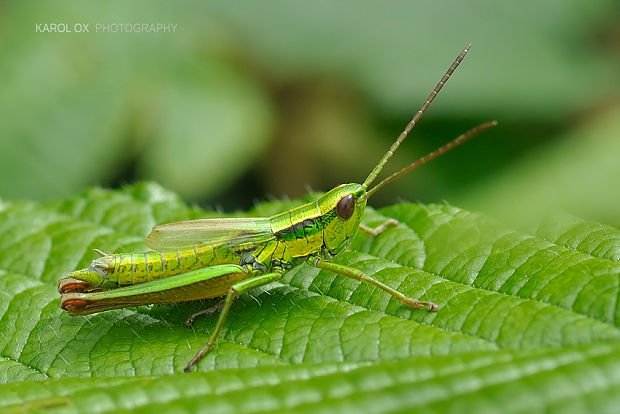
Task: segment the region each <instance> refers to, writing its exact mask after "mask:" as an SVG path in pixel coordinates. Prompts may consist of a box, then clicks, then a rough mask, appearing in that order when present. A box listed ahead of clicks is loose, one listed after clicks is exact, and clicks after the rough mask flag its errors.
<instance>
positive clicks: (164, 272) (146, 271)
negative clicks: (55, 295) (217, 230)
mask: <svg viewBox="0 0 620 414" xmlns="http://www.w3.org/2000/svg"><path fill="white" fill-rule="evenodd" d="M239 259H240V255H239V254H238V253H235V252H233V251H232V250H230V249H229V248H227V247H226V246H218V247H213V246H210V245H206V244H205V245H201V246H196V247H195V248H193V249H191V248H190V249H183V250H178V251H170V252H161V253H160V252H153V251H151V252H145V253H119V254H108V255H105V256H103V257H100V258H98V259H95V260H93V262H92V263H91V265H90V266H89V267H88V268H87V269H83V270H77V271H75V272H72V273H70V274H69V276H70V277H73V278H75V279H78V280H83V281H85V282H88V283H90V284H91V285H95V286H97V285H102V286H104V285H106V284H110V283H115V284H116V285H134V284H138V283H144V282H149V281H151V280H156V279H161V278H164V277H169V276H174V275H178V274H181V273H186V272H191V271H193V270H197V269H200V268H203V267H206V266H213V265H217V264H224V263H238V262H239Z"/></svg>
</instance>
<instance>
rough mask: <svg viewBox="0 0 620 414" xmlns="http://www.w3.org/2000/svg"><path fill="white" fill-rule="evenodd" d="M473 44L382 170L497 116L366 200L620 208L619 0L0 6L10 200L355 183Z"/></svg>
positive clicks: (224, 194)
mask: <svg viewBox="0 0 620 414" xmlns="http://www.w3.org/2000/svg"><path fill="white" fill-rule="evenodd" d="M46 23H48V24H49V23H66V24H67V25H68V26H69V27H70V28H73V25H74V24H75V23H81V24H88V25H89V29H90V32H89V33H75V32H73V33H37V32H36V30H35V25H36V24H46ZM97 23H103V24H111V23H130V24H134V23H149V24H150V23H166V24H176V25H177V26H176V31H175V32H174V33H120V32H117V33H102V32H96V31H95V29H96V26H95V25H96V24H97ZM468 42H472V43H473V47H472V49H471V51H470V53H469V55H468V56H467V58H466V59H465V61H464V63H463V64H462V65H461V67H460V68H459V69H458V71H457V72H456V74H455V75H454V77H453V79H452V80H451V81H450V82H449V83H448V85H447V86H446V88H445V89H444V90H443V92H442V94H441V95H440V96H439V97H438V99H437V100H436V101H435V103H434V104H433V106H432V107H431V109H430V110H429V111H428V112H427V114H426V115H425V117H424V118H423V121H422V122H421V123H420V124H419V125H418V127H416V129H415V132H414V134H413V135H412V136H411V137H410V138H409V139H408V140H407V141H406V142H405V144H404V145H403V146H402V147H401V149H400V150H399V152H398V154H397V155H396V156H395V157H394V159H393V161H392V162H391V163H390V164H388V167H387V172H392V171H394V170H396V169H397V168H400V167H402V166H404V165H405V164H406V163H408V162H411V161H413V160H414V159H415V158H417V157H419V156H420V155H422V154H424V153H426V152H428V151H430V150H432V149H434V148H435V147H437V146H439V145H441V144H443V143H445V142H446V141H448V140H449V139H451V138H453V137H455V136H456V135H458V134H459V133H461V132H463V131H465V130H466V129H469V128H470V127H472V126H474V125H475V124H477V123H480V122H483V121H487V120H490V119H497V120H498V121H499V122H500V125H499V126H498V127H497V128H496V129H494V130H493V131H491V132H488V133H485V134H484V135H482V136H480V137H478V138H477V139H476V140H474V141H472V142H470V143H468V144H467V145H465V146H463V147H461V148H459V149H458V150H455V151H454V152H452V153H450V154H448V155H445V156H443V157H442V158H440V159H438V160H436V161H434V162H433V163H432V164H430V165H427V166H424V167H422V168H420V169H419V170H418V171H416V172H415V173H412V174H410V175H409V176H407V177H406V178H404V179H402V180H400V181H399V182H397V183H394V184H392V185H390V186H389V187H386V188H385V189H384V190H382V191H381V192H380V193H378V194H377V196H376V199H375V200H371V204H373V205H377V206H378V205H384V204H387V203H392V202H395V201H397V200H399V199H405V200H411V201H423V202H442V201H447V202H449V203H452V204H455V205H459V206H461V207H463V208H469V209H474V210H481V211H486V212H488V213H492V214H496V215H498V216H503V217H510V218H515V217H538V216H539V215H540V214H542V213H544V212H547V211H549V210H556V209H562V210H568V211H570V212H573V213H575V214H579V215H582V216H586V217H589V218H593V219H597V220H602V221H607V222H610V221H611V222H613V223H620V209H618V206H619V205H620V185H619V182H620V159H619V158H620V99H619V96H620V5H619V3H618V1H617V0H599V1H596V2H593V1H591V0H564V1H546V2H534V1H530V2H494V1H472V2H457V1H452V2H431V1H418V2H412V1H393V2H371V1H353V0H348V1H341V2H337V3H336V2H328V1H315V2H295V1H293V2H291V1H284V0H280V1H276V0H271V1H262V2H245V3H244V4H241V3H239V2H225V1H220V2H212V1H211V2H198V1H182V2H174V3H172V2H165V1H135V2H123V1H109V2H71V1H66V2H63V1H52V2H34V1H20V2H17V1H14V2H2V3H0V79H2V87H1V88H0V91H1V92H0V114H1V119H2V120H1V121H0V174H1V176H2V180H1V182H0V197H2V198H6V199H20V198H27V199H34V200H49V199H57V198H62V197H65V196H68V195H71V194H73V193H75V192H76V191H79V190H81V189H83V188H85V187H87V186H92V185H102V186H106V187H116V186H119V185H122V184H126V183H130V182H134V181H137V180H145V179H148V180H156V181H158V182H160V183H161V184H162V185H164V186H166V187H168V188H170V189H172V190H174V191H176V192H178V193H179V194H180V195H181V196H182V197H183V198H184V199H186V200H187V201H190V202H195V203H199V204H201V205H204V206H211V207H221V208H224V209H226V210H233V209H244V208H247V207H249V206H250V205H251V204H252V203H253V202H255V201H256V200H259V199H264V198H267V197H276V198H282V197H299V196H301V195H304V194H305V193H307V192H308V191H309V189H312V190H327V189H329V188H331V187H333V186H335V185H337V184H340V183H342V182H351V181H353V182H361V181H362V180H363V179H364V178H365V177H366V175H367V174H368V172H369V171H370V170H371V168H372V167H373V166H374V164H375V163H376V162H377V161H378V159H379V158H380V156H381V155H383V153H384V152H385V151H386V149H387V147H388V146H389V145H390V143H391V142H392V141H393V140H394V138H395V137H396V136H397V135H398V133H399V132H400V131H401V129H402V128H403V127H404V125H405V124H406V123H407V122H408V120H409V119H410V117H411V115H412V114H413V113H414V112H415V111H416V110H417V109H418V107H419V106H420V104H421V103H422V102H423V101H424V99H425V98H426V96H427V94H428V93H429V92H430V90H431V89H432V88H433V86H434V85H435V83H436V82H437V80H438V79H439V78H440V77H441V75H442V74H443V72H444V71H445V69H446V68H447V67H448V65H449V64H450V63H451V61H452V59H453V58H454V57H455V56H456V55H457V54H458V53H459V52H460V50H461V49H462V48H463V47H464V46H465V45H466V44H467V43H468Z"/></svg>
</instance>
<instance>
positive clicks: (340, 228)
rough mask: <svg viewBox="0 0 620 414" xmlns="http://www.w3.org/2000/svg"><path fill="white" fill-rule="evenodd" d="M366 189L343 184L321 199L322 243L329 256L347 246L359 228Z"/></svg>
mask: <svg viewBox="0 0 620 414" xmlns="http://www.w3.org/2000/svg"><path fill="white" fill-rule="evenodd" d="M366 201H367V197H366V189H365V188H364V187H362V185H361V184H343V185H340V186H338V187H336V188H334V189H332V190H330V191H329V192H327V194H325V195H324V196H323V197H321V198H320V199H319V200H318V201H317V204H318V205H319V208H320V209H321V216H322V219H321V221H322V224H323V243H324V244H325V247H326V248H327V249H328V250H329V252H330V253H331V254H338V253H340V252H341V251H342V250H343V249H344V248H345V247H347V246H348V244H349V242H350V241H351V238H352V237H353V236H354V235H355V232H356V231H357V228H358V227H359V224H360V220H361V219H362V214H364V209H365V207H366Z"/></svg>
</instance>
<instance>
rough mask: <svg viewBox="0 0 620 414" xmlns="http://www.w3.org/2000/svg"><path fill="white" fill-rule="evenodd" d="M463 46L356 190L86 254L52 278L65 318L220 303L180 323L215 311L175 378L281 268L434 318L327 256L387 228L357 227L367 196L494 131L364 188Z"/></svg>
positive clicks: (164, 229)
mask: <svg viewBox="0 0 620 414" xmlns="http://www.w3.org/2000/svg"><path fill="white" fill-rule="evenodd" d="M470 46H471V44H470V45H467V47H465V49H463V51H462V52H461V53H460V54H459V55H458V56H457V58H456V59H455V60H454V62H453V63H452V64H451V65H450V68H449V69H448V70H447V71H446V73H445V74H444V75H443V77H442V78H441V80H440V81H439V83H438V84H437V85H436V86H435V88H434V89H433V91H432V92H431V94H430V95H429V96H428V98H427V99H426V101H425V102H424V104H423V105H422V107H421V108H420V109H419V110H418V112H416V114H415V115H414V117H413V118H412V119H411V121H409V123H408V124H407V126H406V127H405V129H404V130H403V132H401V134H400V135H399V136H398V138H397V139H396V141H395V142H394V143H393V144H392V145H391V147H390V149H389V150H388V151H387V153H386V154H385V155H384V156H383V157H382V158H381V160H380V161H379V163H378V164H377V165H376V166H375V167H374V169H373V170H372V171H371V173H370V174H369V175H368V177H367V178H366V180H365V181H364V183H363V184H355V183H353V184H343V185H340V186H338V187H335V188H334V189H332V190H330V191H328V192H327V193H326V194H325V195H323V196H322V197H321V198H319V199H318V200H316V201H315V202H311V203H308V204H305V205H302V206H300V207H297V208H294V209H292V210H289V211H285V212H284V213H281V214H277V215H275V216H272V217H268V218H221V219H202V220H190V221H181V222H178V223H170V224H162V225H158V226H155V227H154V228H153V230H152V231H151V233H150V234H149V235H148V236H147V237H146V245H147V246H148V247H149V248H150V249H152V250H151V251H147V252H145V253H115V254H106V253H103V252H101V251H100V250H95V251H96V252H97V254H99V256H100V257H99V258H97V259H95V260H93V262H92V263H91V265H90V266H89V267H88V268H86V269H82V270H76V271H74V272H71V273H69V274H68V276H67V277H65V278H63V279H61V280H59V282H58V291H59V292H60V293H61V305H60V306H61V307H62V309H64V310H66V311H67V312H68V313H69V315H72V316H75V315H86V314H91V313H96V312H101V311H105V310H109V309H118V308H125V307H132V306H138V305H145V304H155V303H173V302H186V301H193V300H200V299H209V298H217V297H224V299H223V300H222V301H221V302H220V303H219V304H218V305H216V306H214V307H211V308H209V309H205V310H203V311H200V312H197V313H195V314H193V315H190V317H189V318H188V320H187V323H188V324H191V322H192V321H193V320H194V318H196V317H197V316H199V315H203V314H212V313H214V312H217V311H219V312H220V314H219V319H218V321H217V323H216V325H215V328H214V330H213V332H212V333H211V336H210V338H209V340H208V341H207V343H206V344H205V345H204V346H203V347H202V348H201V349H200V350H199V351H198V352H197V353H196V355H195V356H194V357H193V358H192V359H191V361H189V363H188V364H187V366H186V367H185V372H189V371H190V370H191V367H192V366H193V365H194V364H196V363H197V362H198V361H199V360H200V359H201V358H202V357H203V356H204V355H205V354H206V353H207V352H209V350H211V349H212V348H213V346H214V344H215V342H216V340H217V338H218V337H219V334H220V331H221V330H222V326H223V325H224V321H225V320H226V316H227V315H228V312H229V311H230V308H231V305H232V304H233V302H234V300H235V298H236V297H238V296H239V295H241V294H242V293H244V292H246V291H248V290H250V289H253V288H256V287H259V286H263V285H267V284H269V283H273V282H276V281H278V280H279V279H281V278H282V276H283V274H284V273H285V272H286V271H287V270H288V269H290V268H292V267H294V266H297V265H299V264H301V263H308V264H309V265H310V266H314V267H317V268H319V269H325V270H328V271H331V272H333V273H335V274H338V275H340V276H345V277H349V278H352V279H355V280H358V281H361V282H366V283H370V284H372V285H374V286H376V287H377V288H379V289H381V290H383V291H385V292H386V293H387V294H389V295H391V296H393V297H394V298H396V299H397V300H399V301H400V302H402V303H403V304H405V305H407V306H410V307H412V308H416V309H423V308H426V309H428V310H429V311H436V310H437V309H438V307H437V305H436V304H434V303H432V302H426V301H420V300H417V299H414V298H410V297H408V296H407V295H405V294H403V293H401V292H399V291H397V290H395V289H393V288H391V287H390V286H387V285H386V284H384V283H381V282H380V281H378V280H376V279H374V278H373V277H371V276H368V275H366V274H364V273H363V272H361V271H359V270H357V269H355V268H352V267H348V266H344V265H341V264H337V263H334V262H332V261H331V259H332V258H333V257H334V256H336V255H337V254H339V253H340V252H342V251H343V250H344V249H345V248H346V247H347V246H348V245H349V242H350V241H351V239H352V238H353V236H354V235H355V234H356V232H357V231H358V229H359V230H360V231H362V232H364V233H366V234H368V235H370V236H373V237H374V236H378V235H379V234H381V233H382V232H383V231H385V230H386V229H387V228H388V226H394V225H396V224H397V222H396V220H393V219H392V220H388V221H386V222H385V223H383V224H382V225H380V226H378V227H376V228H369V227H367V226H365V225H363V224H361V223H360V222H361V219H362V215H363V213H364V209H365V207H366V202H367V200H368V198H369V197H371V196H372V195H373V194H374V193H375V192H376V191H377V190H379V189H380V188H381V187H383V186H384V185H386V184H388V183H390V182H392V181H393V180H395V179H397V178H398V177H400V176H402V175H404V174H406V173H407V172H409V171H411V170H413V169H414V168H416V167H418V166H420V165H422V164H424V163H426V162H428V161H430V160H432V159H433V158H436V157H438V156H439V155H441V154H443V153H445V152H447V151H449V150H451V149H452V148H454V147H456V146H457V145H459V144H461V143H462V142H464V141H466V140H468V139H470V138H472V137H473V136H475V135H477V134H478V133H480V132H482V131H484V130H486V129H488V128H490V127H492V126H494V125H495V124H496V122H495V121H492V122H486V123H484V124H480V125H478V126H477V127H475V128H473V129H471V130H469V131H467V132H466V133H464V134H462V135H460V136H459V137H457V138H456V139H454V140H452V141H450V142H449V143H447V144H445V145H444V146H442V147H440V148H438V149H436V150H435V151H433V152H431V153H429V154H427V155H425V156H424V157H422V158H420V159H418V160H417V161H415V162H413V163H412V164H410V165H408V166H406V167H405V168H403V169H401V170H399V171H397V172H395V173H394V174H392V175H390V176H389V177H387V178H385V179H384V180H383V181H380V182H379V183H378V184H376V185H375V186H374V187H372V188H369V186H370V185H371V184H372V183H373V182H374V181H375V179H376V178H377V176H378V175H379V173H380V172H381V170H382V169H383V167H384V166H385V164H386V163H387V162H388V160H389V159H390V157H391V156H392V155H393V154H394V152H395V151H396V149H397V148H398V147H399V145H400V144H401V143H402V142H403V141H404V140H405V138H406V137H407V135H408V134H409V132H410V131H411V130H412V129H413V127H414V126H415V125H416V123H417V122H418V121H419V119H420V118H421V117H422V115H423V114H424V112H425V111H426V109H427V108H428V107H429V105H430V104H431V102H432V101H433V99H435V96H436V95H437V94H438V93H439V91H440V90H441V88H442V87H443V85H444V84H445V83H446V81H447V80H448V79H449V78H450V75H452V73H453V72H454V70H455V69H456V68H457V66H458V65H459V64H460V63H461V61H462V60H463V58H464V57H465V54H466V53H467V52H468V50H469V48H470Z"/></svg>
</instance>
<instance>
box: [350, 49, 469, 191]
mask: <svg viewBox="0 0 620 414" xmlns="http://www.w3.org/2000/svg"><path fill="white" fill-rule="evenodd" d="M470 47H471V43H470V44H468V45H467V46H466V47H465V49H463V51H462V52H461V53H459V55H458V56H457V57H456V59H454V62H452V64H451V65H450V67H449V68H448V70H447V71H446V73H445V74H444V75H443V77H442V78H441V80H440V81H439V83H438V84H437V85H436V86H435V89H433V91H432V92H431V94H430V95H428V98H426V101H425V102H424V104H422V106H421V107H420V109H419V110H418V112H416V114H415V115H414V116H413V118H412V119H411V121H409V123H408V124H407V126H406V127H405V129H404V130H403V132H401V133H400V135H399V136H398V138H396V141H394V143H393V144H392V146H391V147H390V149H389V150H388V151H387V152H386V153H385V155H384V156H383V158H381V160H380V161H379V163H378V164H377V165H376V166H375V168H373V170H372V171H371V172H370V174H369V175H368V177H367V178H366V180H364V184H362V187H363V188H364V189H367V188H368V186H369V185H370V184H372V182H373V181H374V180H375V179H376V178H377V175H379V173H380V172H381V170H383V167H384V166H385V164H386V163H387V162H388V160H389V159H390V158H391V157H392V155H394V152H395V151H396V149H397V148H398V147H399V146H400V144H401V142H403V141H404V140H405V138H407V135H408V134H409V132H411V130H412V129H413V127H414V126H415V125H416V123H417V122H418V121H419V120H420V118H422V115H423V114H424V112H425V111H426V109H427V108H428V107H429V106H430V104H431V102H433V100H434V99H435V97H436V96H437V94H438V93H439V91H440V90H441V88H443V85H444V84H445V83H446V82H447V81H448V79H450V76H451V75H452V73H454V71H455V70H456V68H457V67H458V66H459V64H460V63H461V62H462V61H463V58H464V57H465V55H466V54H467V52H468V51H469V48H470ZM474 135H475V134H474ZM457 139H458V138H457ZM456 145H458V144H456ZM456 145H453V146H452V147H451V148H453V147H455V146H456ZM442 148H443V147H442ZM451 148H450V149H451ZM445 151H447V150H445ZM445 151H444V152H445ZM438 155H439V154H438ZM433 158H435V157H433ZM401 171H402V170H401ZM403 174H404V173H403ZM386 184H387V182H386ZM377 187H379V186H375V187H374V190H375V191H376V190H378V188H377Z"/></svg>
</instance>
